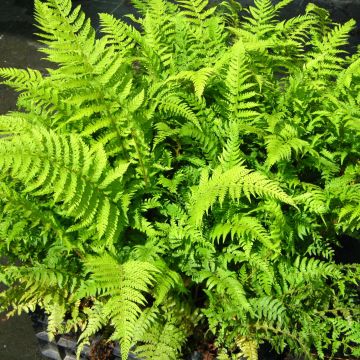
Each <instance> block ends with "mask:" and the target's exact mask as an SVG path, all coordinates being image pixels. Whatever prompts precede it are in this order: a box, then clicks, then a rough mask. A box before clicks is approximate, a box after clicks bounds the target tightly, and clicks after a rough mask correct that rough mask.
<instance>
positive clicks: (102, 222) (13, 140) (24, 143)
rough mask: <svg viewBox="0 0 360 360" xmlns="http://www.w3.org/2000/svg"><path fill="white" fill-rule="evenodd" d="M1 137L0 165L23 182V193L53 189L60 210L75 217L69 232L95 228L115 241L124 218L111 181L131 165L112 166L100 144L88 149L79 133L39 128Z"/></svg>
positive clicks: (48, 192)
mask: <svg viewBox="0 0 360 360" xmlns="http://www.w3.org/2000/svg"><path fill="white" fill-rule="evenodd" d="M0 141H1V144H2V146H1V150H0V152H1V153H2V154H3V155H2V156H1V160H0V167H1V169H2V171H4V172H5V173H9V174H10V175H11V177H12V178H13V179H16V180H18V181H20V182H21V183H22V184H23V185H24V191H25V193H30V194H32V196H43V195H45V194H46V195H51V196H52V198H53V201H54V203H56V204H58V205H59V206H60V209H61V214H62V216H66V217H71V218H73V219H74V220H75V221H77V222H75V223H74V224H73V225H72V226H70V227H68V228H67V231H68V232H69V231H79V230H81V229H85V228H96V229H97V231H98V237H99V238H102V239H104V240H105V242H104V245H106V246H109V247H112V246H113V243H114V242H115V241H117V237H118V236H119V232H120V230H121V225H122V223H121V219H120V214H121V208H120V207H119V206H118V203H116V202H114V201H113V197H112V191H113V190H112V182H113V181H114V180H116V179H119V178H121V177H122V175H123V174H124V171H125V170H126V168H127V165H125V167H124V165H123V166H120V168H118V169H115V170H111V169H110V167H109V165H108V160H107V158H106V154H105V152H104V150H103V149H102V148H101V147H97V148H94V149H91V150H90V149H89V148H88V147H87V145H86V144H85V143H84V142H83V141H82V139H81V138H80V137H79V136H75V135H71V136H65V135H57V134H55V133H53V132H51V131H50V132H49V131H47V130H40V129H38V130H36V132H35V131H31V132H29V133H25V134H24V135H18V136H12V137H10V138H3V139H0ZM5 154H6V156H5ZM108 171H110V172H109V173H108ZM94 219H96V222H95V224H94V222H93V221H94Z"/></svg>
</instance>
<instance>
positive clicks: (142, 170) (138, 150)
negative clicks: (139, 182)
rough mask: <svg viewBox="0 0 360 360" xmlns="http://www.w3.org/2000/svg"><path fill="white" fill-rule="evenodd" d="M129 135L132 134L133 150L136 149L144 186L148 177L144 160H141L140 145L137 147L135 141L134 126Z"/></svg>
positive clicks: (146, 184) (147, 181)
mask: <svg viewBox="0 0 360 360" xmlns="http://www.w3.org/2000/svg"><path fill="white" fill-rule="evenodd" d="M131 135H132V138H133V140H134V144H135V150H136V153H137V156H138V159H139V164H140V168H141V172H142V174H143V178H144V182H145V186H148V184H149V178H148V175H147V171H146V167H145V164H144V161H143V159H142V156H141V152H140V147H139V145H138V143H137V137H136V130H135V129H134V128H133V129H132V130H131Z"/></svg>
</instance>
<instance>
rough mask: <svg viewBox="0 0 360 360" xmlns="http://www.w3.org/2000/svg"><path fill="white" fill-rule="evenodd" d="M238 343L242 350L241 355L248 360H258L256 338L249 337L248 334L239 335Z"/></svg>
mask: <svg viewBox="0 0 360 360" xmlns="http://www.w3.org/2000/svg"><path fill="white" fill-rule="evenodd" d="M236 345H237V346H238V347H239V349H240V351H241V356H244V357H245V358H246V359H247V360H258V351H257V349H258V343H257V341H256V340H254V339H249V338H247V337H246V336H239V337H238V338H237V339H236Z"/></svg>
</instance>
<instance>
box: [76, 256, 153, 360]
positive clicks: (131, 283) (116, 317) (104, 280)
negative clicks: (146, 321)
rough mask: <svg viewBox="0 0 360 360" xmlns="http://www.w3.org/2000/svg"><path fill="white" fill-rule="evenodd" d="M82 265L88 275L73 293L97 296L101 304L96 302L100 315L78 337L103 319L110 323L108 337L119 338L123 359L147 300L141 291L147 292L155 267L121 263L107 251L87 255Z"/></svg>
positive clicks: (148, 291)
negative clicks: (111, 327)
mask: <svg viewBox="0 0 360 360" xmlns="http://www.w3.org/2000/svg"><path fill="white" fill-rule="evenodd" d="M84 266H85V269H86V271H87V272H88V273H90V277H89V279H88V280H87V281H85V282H84V283H83V284H82V287H81V288H80V289H79V290H78V294H77V297H78V298H80V299H81V298H83V297H89V296H97V297H99V300H100V299H101V304H100V303H99V305H98V306H97V313H99V314H100V316H99V315H98V314H95V321H94V323H89V324H88V326H89V329H88V330H87V329H85V332H84V333H85V335H82V338H81V341H82V342H86V341H88V339H89V336H91V335H93V334H94V330H95V331H96V329H98V328H99V327H100V326H101V324H102V323H103V321H102V319H105V320H104V321H106V322H110V323H111V325H112V326H114V329H115V330H114V332H113V334H112V335H111V339H113V340H117V341H119V342H120V345H121V353H122V359H124V360H125V359H127V357H128V353H129V351H130V347H131V345H132V340H133V337H134V331H135V325H136V322H137V320H138V319H139V317H140V315H141V313H142V311H143V310H142V307H143V306H144V305H145V304H146V302H147V301H146V298H145V294H148V293H150V289H151V287H152V285H153V284H154V281H155V278H154V275H155V274H156V273H158V272H159V270H158V269H157V268H156V267H155V266H154V265H152V264H150V263H147V262H141V261H127V262H125V263H122V264H121V263H119V262H118V261H117V260H116V259H114V258H113V257H112V256H110V255H103V256H101V257H88V258H87V259H86V261H85V263H84ZM90 319H91V317H90ZM84 333H83V334H84ZM79 351H80V350H79Z"/></svg>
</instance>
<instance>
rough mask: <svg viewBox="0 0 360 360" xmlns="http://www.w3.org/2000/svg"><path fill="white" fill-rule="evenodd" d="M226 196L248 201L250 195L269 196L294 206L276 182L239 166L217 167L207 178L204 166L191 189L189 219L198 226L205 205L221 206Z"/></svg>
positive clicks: (205, 210)
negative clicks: (216, 204)
mask: <svg viewBox="0 0 360 360" xmlns="http://www.w3.org/2000/svg"><path fill="white" fill-rule="evenodd" d="M227 195H229V197H230V199H233V200H239V199H240V198H241V197H243V198H244V199H248V200H250V199H251V196H259V197H270V198H274V199H277V200H279V201H283V202H285V203H287V204H290V205H294V202H293V200H292V199H291V198H290V197H289V196H288V195H287V194H286V193H285V192H284V191H283V190H281V188H280V187H279V186H278V184H277V183H275V182H273V181H271V180H269V179H268V178H267V177H266V176H265V175H263V174H261V173H259V172H255V171H251V170H249V169H247V168H246V167H245V166H243V165H238V166H234V167H232V168H231V169H229V170H226V171H223V170H222V169H221V168H217V169H215V170H214V171H213V173H212V177H211V178H210V177H209V172H208V170H206V169H204V170H203V171H202V174H201V179H200V183H199V185H197V186H196V187H194V188H193V190H192V196H191V198H190V200H189V212H190V216H191V219H192V220H191V221H192V222H193V223H194V224H196V225H199V224H200V223H201V221H202V218H203V216H204V215H205V213H207V212H208V210H209V208H211V207H212V206H213V205H214V204H215V203H216V202H219V204H220V205H221V204H222V203H223V202H224V199H225V197H226V196H227Z"/></svg>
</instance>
